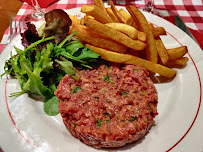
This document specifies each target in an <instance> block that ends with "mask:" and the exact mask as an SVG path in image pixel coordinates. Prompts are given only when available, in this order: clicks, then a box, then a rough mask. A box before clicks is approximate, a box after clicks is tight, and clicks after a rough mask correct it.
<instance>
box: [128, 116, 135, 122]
mask: <svg viewBox="0 0 203 152" xmlns="http://www.w3.org/2000/svg"><path fill="white" fill-rule="evenodd" d="M135 120H137V118H136V117H131V119H130V120H127V121H128V122H132V121H135Z"/></svg>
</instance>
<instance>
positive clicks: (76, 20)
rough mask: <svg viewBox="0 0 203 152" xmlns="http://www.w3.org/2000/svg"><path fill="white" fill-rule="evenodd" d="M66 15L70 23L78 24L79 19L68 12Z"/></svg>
mask: <svg viewBox="0 0 203 152" xmlns="http://www.w3.org/2000/svg"><path fill="white" fill-rule="evenodd" d="M68 16H69V17H70V19H71V21H72V24H80V20H79V19H77V18H75V17H74V16H72V15H70V14H68Z"/></svg>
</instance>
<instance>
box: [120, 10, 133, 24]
mask: <svg viewBox="0 0 203 152" xmlns="http://www.w3.org/2000/svg"><path fill="white" fill-rule="evenodd" d="M118 12H119V14H120V15H121V16H123V18H124V19H125V20H126V21H127V20H128V19H129V18H130V17H131V16H130V14H128V12H126V11H125V10H124V9H123V8H121V9H119V11H118Z"/></svg>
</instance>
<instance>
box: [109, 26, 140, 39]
mask: <svg viewBox="0 0 203 152" xmlns="http://www.w3.org/2000/svg"><path fill="white" fill-rule="evenodd" d="M106 25H107V26H109V27H111V28H113V29H116V30H118V31H120V32H122V33H124V34H126V35H128V36H129V37H130V38H132V39H137V36H138V30H137V29H135V28H134V27H132V26H130V25H127V24H124V23H107V24H106Z"/></svg>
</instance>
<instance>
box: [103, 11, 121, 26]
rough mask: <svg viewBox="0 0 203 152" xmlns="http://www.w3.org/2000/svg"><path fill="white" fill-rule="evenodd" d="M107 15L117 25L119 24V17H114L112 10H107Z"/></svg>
mask: <svg viewBox="0 0 203 152" xmlns="http://www.w3.org/2000/svg"><path fill="white" fill-rule="evenodd" d="M106 11H107V14H108V15H109V16H110V18H111V19H112V20H113V22H115V23H119V20H118V19H117V17H116V16H115V15H114V13H113V11H112V9H111V8H106Z"/></svg>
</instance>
